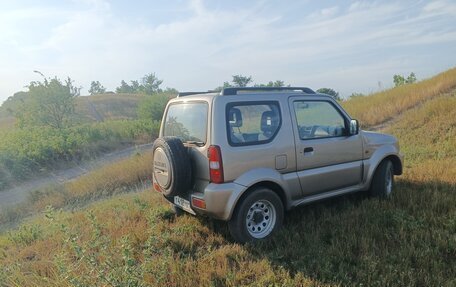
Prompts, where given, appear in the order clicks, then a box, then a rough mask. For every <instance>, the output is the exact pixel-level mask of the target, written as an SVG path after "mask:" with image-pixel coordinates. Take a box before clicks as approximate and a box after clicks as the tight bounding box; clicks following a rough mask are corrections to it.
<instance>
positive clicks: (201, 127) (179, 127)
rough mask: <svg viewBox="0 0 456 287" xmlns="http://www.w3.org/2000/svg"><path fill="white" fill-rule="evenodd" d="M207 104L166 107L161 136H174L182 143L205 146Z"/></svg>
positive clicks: (182, 104) (178, 104)
mask: <svg viewBox="0 0 456 287" xmlns="http://www.w3.org/2000/svg"><path fill="white" fill-rule="evenodd" d="M207 111H208V104H207V103H202V102H193V103H192V102H189V103H176V104H171V105H170V106H169V107H168V111H167V113H166V117H165V122H164V125H163V127H164V129H163V136H176V137H179V138H180V139H181V140H182V141H183V142H194V143H195V144H205V143H206V134H207Z"/></svg>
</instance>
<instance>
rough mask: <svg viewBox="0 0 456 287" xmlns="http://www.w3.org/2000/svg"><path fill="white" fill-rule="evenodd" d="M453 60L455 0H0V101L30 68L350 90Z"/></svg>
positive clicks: (177, 84) (21, 84)
mask: <svg viewBox="0 0 456 287" xmlns="http://www.w3.org/2000/svg"><path fill="white" fill-rule="evenodd" d="M455 66H456V1H454V0H453V1H451V0H437V1H416V0H415V1H408V0H401V1H305V0H304V1H288V0H280V1H279V0H277V1H264V0H263V1H262V0H256V1H255V0H254V1H242V0H234V1H221V0H220V1H216V0H214V1H210V0H206V1H204V0H191V1H184V0H176V1H171V0H169V1H146V0H142V1H120V0H116V1H108V0H73V1H61V0H42V1H32V0H18V1H9V0H0V103H1V102H3V101H4V100H6V99H7V98H8V97H9V96H12V95H13V94H14V93H15V92H17V91H21V90H27V89H26V86H27V85H28V84H29V83H30V82H31V81H39V80H42V76H40V75H39V74H38V73H34V72H33V71H36V70H38V71H40V72H41V73H43V74H44V75H45V76H46V77H55V76H56V77H59V78H61V79H64V78H66V77H68V76H69V77H71V79H73V80H74V83H75V85H76V86H80V87H82V92H81V93H82V94H87V93H88V88H89V87H90V83H91V81H100V82H101V84H102V85H103V86H105V87H106V88H107V89H108V90H112V91H114V90H115V88H116V87H117V86H119V85H120V81H121V80H125V81H127V82H129V81H131V80H139V79H140V78H141V77H143V76H144V75H145V74H148V73H152V72H153V73H155V74H156V75H157V77H158V78H159V79H162V80H163V84H162V87H163V88H165V87H172V88H176V89H178V90H179V91H205V90H209V89H213V88H215V87H218V86H221V85H222V84H223V82H225V81H230V80H231V78H232V75H238V74H240V75H246V76H252V78H253V80H254V83H266V82H268V81H271V80H282V81H284V82H285V83H286V84H290V85H292V86H307V87H310V88H312V89H318V88H321V87H329V88H333V89H335V90H336V91H339V92H340V94H341V95H342V96H345V97H347V96H349V95H351V94H352V93H354V92H356V93H373V92H376V91H378V90H381V89H386V88H390V87H392V85H393V83H392V79H393V75H394V74H402V75H405V76H406V75H408V74H410V73H411V72H414V73H415V74H416V75H417V78H418V80H420V79H424V78H428V77H431V76H433V75H435V74H437V73H439V72H442V71H444V70H446V69H449V68H451V67H455Z"/></svg>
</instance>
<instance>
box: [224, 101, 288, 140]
mask: <svg viewBox="0 0 456 287" xmlns="http://www.w3.org/2000/svg"><path fill="white" fill-rule="evenodd" d="M226 121H227V131H228V140H229V142H230V144H231V145H252V144H261V143H266V142H269V141H271V140H272V139H273V138H274V137H275V135H276V134H277V132H278V131H279V128H280V124H281V116H280V110H279V104H278V103H276V102H272V103H239V104H232V105H229V106H228V108H227V115H226Z"/></svg>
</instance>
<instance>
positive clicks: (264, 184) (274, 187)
mask: <svg viewBox="0 0 456 287" xmlns="http://www.w3.org/2000/svg"><path fill="white" fill-rule="evenodd" d="M260 188H267V189H269V190H271V191H273V192H274V193H275V194H277V195H278V196H279V198H280V201H281V202H282V205H283V208H284V210H287V209H289V206H288V200H287V195H286V193H285V190H284V189H283V187H282V186H280V185H279V184H278V183H276V182H274V181H271V180H263V181H259V182H257V183H255V184H253V185H251V186H249V187H248V188H247V189H246V190H245V191H244V192H243V193H242V194H241V196H239V197H238V199H237V200H236V202H235V204H234V208H232V209H231V212H230V216H229V219H231V217H232V216H233V214H234V213H235V212H236V211H237V209H238V208H239V205H240V203H241V202H242V201H243V200H244V199H245V198H246V197H247V196H248V195H250V194H251V193H252V192H254V191H255V190H256V189H260Z"/></svg>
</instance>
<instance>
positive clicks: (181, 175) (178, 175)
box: [152, 137, 192, 197]
mask: <svg viewBox="0 0 456 287" xmlns="http://www.w3.org/2000/svg"><path fill="white" fill-rule="evenodd" d="M152 150H153V161H154V162H153V164H154V167H153V177H154V182H155V183H156V184H158V186H159V188H160V190H161V192H162V193H163V195H164V196H166V197H173V196H176V195H179V194H184V193H185V192H187V191H188V190H189V189H190V184H191V174H192V173H191V169H192V166H191V162H190V157H189V155H188V151H187V148H186V147H184V145H183V143H182V141H181V140H180V139H179V138H177V137H161V138H158V139H156V140H155V142H154V145H153V148H152Z"/></svg>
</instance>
